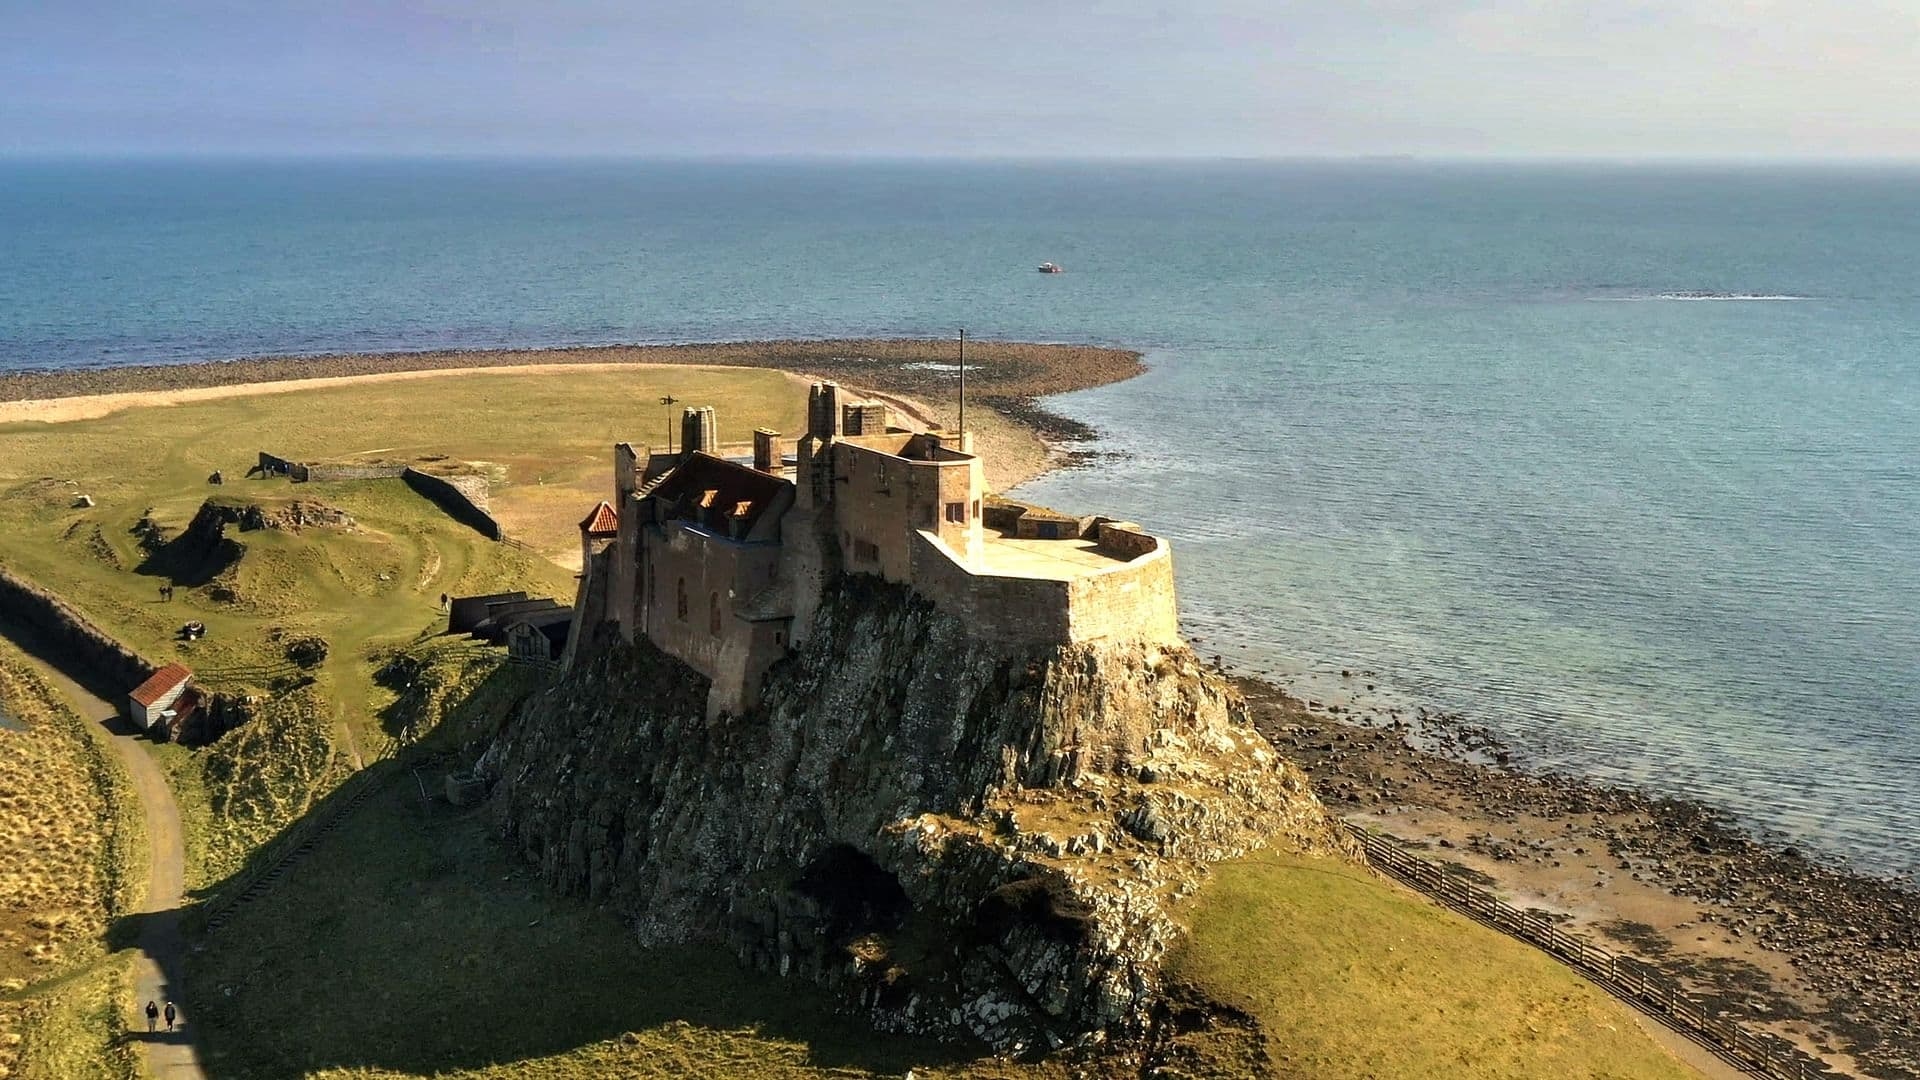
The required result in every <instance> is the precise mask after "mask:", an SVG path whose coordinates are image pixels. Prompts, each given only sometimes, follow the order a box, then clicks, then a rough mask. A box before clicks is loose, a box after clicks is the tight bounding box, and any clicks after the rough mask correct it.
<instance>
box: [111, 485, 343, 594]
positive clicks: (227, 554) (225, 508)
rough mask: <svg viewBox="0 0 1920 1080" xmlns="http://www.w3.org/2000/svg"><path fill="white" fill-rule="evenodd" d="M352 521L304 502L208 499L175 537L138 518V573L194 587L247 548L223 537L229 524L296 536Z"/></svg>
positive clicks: (225, 567)
mask: <svg viewBox="0 0 1920 1080" xmlns="http://www.w3.org/2000/svg"><path fill="white" fill-rule="evenodd" d="M353 523H354V522H353V518H352V516H351V515H349V514H348V513H347V512H346V511H344V510H339V509H336V508H334V507H331V506H328V505H326V504H325V503H319V502H314V501H311V500H306V499H295V500H293V501H291V502H284V503H269V504H261V503H251V502H237V501H230V500H226V499H208V500H207V501H206V502H204V503H201V504H200V509H199V510H197V511H195V512H194V515H193V520H191V521H189V522H188V523H187V527H186V528H185V529H183V530H181V531H180V532H179V534H177V535H176V534H173V533H171V532H169V531H168V530H167V529H166V527H165V526H162V525H160V524H159V523H158V522H155V521H154V520H153V519H152V518H151V517H142V518H141V519H140V520H139V521H138V522H136V523H135V524H134V526H133V532H134V535H135V536H137V537H138V538H139V540H140V546H141V549H142V550H143V551H145V552H146V558H145V560H144V561H142V562H141V564H140V566H139V572H140V573H142V574H150V575H155V576H159V577H165V578H167V579H168V580H170V581H172V582H173V583H174V584H176V585H186V586H189V587H197V586H201V585H205V584H207V583H208V582H211V581H213V580H214V579H215V578H217V577H219V576H220V575H221V574H224V573H226V572H227V571H228V570H230V569H232V568H233V566H234V564H236V563H238V562H239V561H240V560H241V559H242V558H243V557H244V556H245V555H246V553H247V549H246V548H245V547H244V546H243V545H241V544H240V542H239V541H237V540H234V539H232V538H231V537H229V536H228V535H227V528H228V527H229V526H235V527H237V528H238V529H239V530H240V531H241V532H252V531H255V530H258V529H279V530H284V531H288V532H299V531H300V530H301V529H305V528H311V527H318V526H325V527H331V528H351V527H353Z"/></svg>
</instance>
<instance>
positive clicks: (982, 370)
mask: <svg viewBox="0 0 1920 1080" xmlns="http://www.w3.org/2000/svg"><path fill="white" fill-rule="evenodd" d="M958 360H959V345H958V342H956V341H953V340H927V339H919V338H844V339H823V340H770V341H736V342H716V343H703V344H687V345H591V346H570V347H564V348H552V349H517V348H516V349H471V350H468V349H445V350H432V351H425V352H377V353H331V354H325V355H319V356H258V357H244V358H239V359H232V360H202V361H192V362H187V363H180V364H139V365H130V366H126V367H89V368H43V369H37V370H28V371H15V372H5V373H0V402H6V401H29V400H35V401H38V400H47V399H52V398H71V397H95V396H99V395H102V394H125V393H142V392H149V391H158V390H189V389H201V388H205V387H213V386H230V385H234V384H251V383H269V382H285V381H289V380H305V379H331V378H339V377H342V376H352V375H378V374H389V373H394V372H407V371H434V370H442V369H456V368H490V367H527V366H535V365H540V366H547V365H559V364H622V363H626V364H667V365H696V366H738V367H764V368H776V369H779V370H784V371H794V372H804V373H809V374H815V375H821V376H825V377H828V378H835V379H840V378H844V379H846V380H847V381H849V382H852V383H856V384H858V385H860V386H864V387H869V388H871V389H875V390H880V391H886V392H892V393H899V394H906V395H910V396H913V397H916V398H919V399H921V400H923V401H928V402H929V403H938V402H941V401H943V400H945V399H947V398H951V397H953V396H954V395H955V393H956V391H957V385H956V379H955V377H954V376H955V372H957V370H958ZM966 361H967V383H968V389H969V391H970V394H969V397H970V399H971V400H972V401H974V402H977V403H979V404H981V405H986V406H989V407H992V408H994V409H997V410H999V411H1000V412H1003V413H1006V414H1007V415H1009V416H1010V417H1013V418H1015V419H1017V420H1020V421H1022V422H1025V423H1029V424H1030V425H1031V426H1034V427H1035V428H1036V429H1038V430H1039V431H1040V433H1041V434H1042V435H1043V436H1046V437H1049V438H1085V437H1088V436H1089V435H1091V432H1090V431H1088V430H1087V429H1086V428H1085V425H1082V424H1078V423H1077V422H1075V421H1072V420H1069V419H1067V418H1065V417H1061V416H1058V415H1056V414H1053V413H1050V412H1048V411H1046V410H1044V409H1040V408H1038V407H1037V406H1036V405H1035V399H1038V398H1041V397H1045V396H1048V395H1050V394H1061V393H1067V392H1069V391H1072V390H1084V389H1088V388H1090V387H1095V386H1105V385H1107V384H1109V383H1115V382H1121V381H1123V380H1126V379H1130V378H1132V377H1134V376H1135V375H1138V374H1140V373H1141V372H1142V371H1144V370H1146V369H1145V365H1144V364H1142V363H1141V358H1140V353H1139V352H1137V351H1134V350H1131V349H1118V348H1109V347H1104V346H1096V345H1065V344H1033V343H1026V342H1010V341H972V340H969V341H968V342H967V353H966Z"/></svg>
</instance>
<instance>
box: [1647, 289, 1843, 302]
mask: <svg viewBox="0 0 1920 1080" xmlns="http://www.w3.org/2000/svg"><path fill="white" fill-rule="evenodd" d="M1654 299H1655V300H1775V301H1779V300H1811V299H1813V297H1811V296H1796V295H1794V294H1792V293H1725V292H1692V291H1688V292H1663V293H1659V294H1657V295H1656V296H1654Z"/></svg>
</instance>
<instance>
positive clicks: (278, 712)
mask: <svg viewBox="0 0 1920 1080" xmlns="http://www.w3.org/2000/svg"><path fill="white" fill-rule="evenodd" d="M669 393H670V394H672V395H674V396H675V397H678V398H680V399H682V400H683V401H685V402H688V403H699V404H713V405H715V406H717V407H718V408H719V409H720V412H721V416H722V418H723V421H722V422H723V425H724V426H723V431H722V435H723V437H725V436H726V435H727V433H728V432H733V433H735V434H737V435H744V434H745V433H747V432H749V431H750V430H751V428H752V427H754V426H758V425H770V426H774V427H784V428H786V429H788V430H791V429H792V428H793V426H794V425H796V424H797V423H798V422H799V419H800V416H801V414H802V413H803V412H804V407H805V395H804V392H801V391H799V390H798V389H797V388H796V387H795V385H794V383H793V381H792V380H791V379H790V378H789V377H788V376H785V375H781V374H778V373H775V372H770V371H754V370H744V369H736V370H725V371H706V370H681V369H670V368H637V369H630V370H622V371H594V370H583V371H574V372H567V373H565V374H562V375H551V374H535V373H528V372H516V371H513V370H510V369H503V370H500V371H490V372H486V373H481V374H473V375H461V376H452V377H445V378H430V379H418V380H411V381H400V382H384V383H370V384H357V385H349V386H338V387H326V388H320V389H309V390H302V391H299V392H297V393H288V394H273V395H265V396H259V397H237V398H227V399H220V400H214V401H206V402H200V403H195V404H188V405H179V406H168V407H150V408H136V409H130V410H127V411H124V412H121V413H117V414H114V415H111V416H107V417H103V418H100V419H94V420H84V421H75V422H71V423H63V424H51V425H49V424H38V423H20V424H10V425H0V445H4V447H5V449H6V452H5V453H4V454H0V563H5V564H6V565H7V566H9V567H10V568H11V569H13V570H14V571H15V572H17V573H20V574H23V575H24V576H26V577H28V578H30V579H32V580H34V581H36V582H38V583H39V584H41V585H43V586H45V587H47V588H50V589H52V590H53V591H55V592H57V593H58V594H60V595H61V596H62V597H64V598H65V599H67V600H68V601H69V602H71V603H72V604H74V605H75V606H76V607H78V608H79V609H80V610H81V611H83V612H84V613H86V615H87V616H88V617H89V618H90V619H92V620H93V621H95V622H96V623H98V624H99V625H100V626H101V627H102V628H104V629H105V630H107V631H108V632H109V633H111V634H113V635H114V636H116V637H118V638H119V639H120V640H122V641H125V642H126V643H128V644H129V645H131V646H132V647H134V648H135V649H137V650H138V651H140V652H141V653H142V655H144V656H146V657H148V658H149V659H151V660H154V661H156V662H160V661H166V660H174V659H177V660H181V661H183V662H185V663H187V664H188V665H189V666H191V667H193V668H194V669H195V670H196V671H197V672H199V673H200V674H201V676H202V681H203V682H205V683H207V684H209V685H211V686H213V687H214V688H216V689H229V690H232V689H243V688H244V689H260V690H272V691H273V693H272V694H270V695H269V696H270V697H273V698H276V699H277V698H278V697H279V694H280V692H281V691H282V690H284V688H285V685H286V684H288V683H290V682H291V681H293V680H292V676H294V675H297V674H298V673H297V672H292V671H290V670H289V667H288V659H287V648H288V644H289V643H290V642H292V641H295V640H297V639H300V638H306V637H313V636H318V637H320V638H322V639H324V640H325V641H326V642H327V643H328V646H329V648H330V655H329V657H328V659H327V660H326V661H325V662H324V663H323V664H321V665H320V666H319V667H318V668H317V669H315V670H314V671H312V672H311V673H310V674H311V675H312V676H313V679H314V682H313V685H312V686H311V687H309V688H308V689H306V690H304V691H302V692H301V693H300V694H299V695H298V696H297V697H296V698H294V699H289V700H276V701H275V703H274V704H273V705H272V706H270V707H269V709H268V712H267V715H266V717H265V718H264V721H265V722H263V723H260V724H258V725H254V726H253V727H252V729H251V730H249V731H247V732H244V733H243V735H242V738H241V739H240V740H239V742H238V743H236V744H234V745H232V746H228V747H225V748H223V749H220V750H218V751H215V752H202V753H195V754H187V753H185V752H182V751H179V750H177V749H168V750H164V751H162V752H163V754H164V755H165V758H166V761H165V764H166V765H167V767H168V772H169V775H170V776H171V777H172V778H173V781H174V787H175V790H176V792H177V793H178V794H179V796H180V798H181V802H182V804H183V805H182V812H183V816H184V819H185V822H186V825H187V827H188V841H189V845H190V848H189V856H190V862H191V863H192V865H191V866H190V867H189V881H190V883H191V884H193V885H195V886H201V885H206V884H209V883H211V882H213V881H216V880H218V878H219V877H220V876H221V875H222V874H224V873H226V872H227V871H228V870H230V869H231V868H232V867H234V866H235V865H237V864H238V862H239V860H240V859H242V858H243V857H244V856H245V854H246V852H247V850H248V849H249V848H251V847H252V846H253V845H254V844H256V843H258V842H259V841H260V840H263V839H265V838H266V837H268V836H270V835H271V834H272V833H274V832H275V831H277V830H278V829H279V828H281V827H282V826H284V825H285V824H286V823H287V822H288V821H289V820H291V819H292V818H293V817H295V816H297V815H298V814H300V813H301V812H303V811H304V810H305V809H306V807H307V806H308V805H309V804H310V803H311V802H312V801H313V800H314V799H315V798H318V797H319V796H320V795H322V794H324V793H325V792H326V791H327V790H329V789H330V788H331V787H332V785H333V784H334V783H337V782H338V780H339V779H340V778H341V777H342V776H343V775H345V774H346V773H347V772H349V771H351V770H352V769H353V768H355V767H358V766H359V765H360V764H362V763H364V762H365V761H367V760H370V759H372V758H374V757H375V756H377V753H378V751H379V750H380V749H381V748H382V747H383V746H384V745H385V744H386V741H387V739H388V736H389V733H388V732H386V731H385V730H384V729H383V726H382V724H381V722H380V721H379V719H378V717H377V713H378V712H379V710H380V709H382V708H384V707H385V706H386V704H387V703H388V702H389V701H390V700H391V694H390V692H388V691H387V690H385V689H383V688H381V687H379V686H378V685H377V684H376V682H375V680H374V677H373V676H374V671H375V668H376V666H377V663H378V657H379V656H380V655H381V654H383V653H384V652H385V651H387V650H389V649H391V648H392V647H394V646H397V645H399V644H402V643H405V642H407V641H410V640H413V639H416V638H418V637H419V636H421V635H422V634H425V633H431V632H432V631H433V630H434V629H435V628H437V627H440V626H443V625H444V616H443V615H442V614H441V611H440V606H439V598H440V595H441V594H442V593H449V594H453V595H462V594H469V593H476V592H488V591H496V590H502V589H524V590H526V591H528V592H529V593H532V594H534V595H551V596H555V597H559V598H561V599H562V600H563V601H566V600H570V599H571V597H572V593H573V576H572V574H571V573H570V572H569V571H567V570H565V569H563V568H561V567H560V566H558V565H556V564H555V563H553V562H551V561H549V560H548V559H546V558H542V557H540V556H539V555H536V554H534V553H532V552H530V551H528V550H526V549H525V548H522V547H518V546H512V545H505V544H496V543H493V542H491V541H489V540H487V539H485V538H484V537H481V536H480V535H478V534H477V533H475V532H473V531H472V530H470V529H467V528H464V527H462V526H460V525H458V524H456V523H454V522H453V521H451V520H450V519H448V517H447V516H446V515H445V514H444V513H443V512H441V511H440V510H439V508H437V507H436V506H434V505H433V504H432V503H430V502H429V501H427V500H425V499H423V498H421V497H420V496H418V495H416V494H415V493H414V492H413V491H412V490H410V489H409V488H407V487H406V486H405V485H404V484H402V483H400V482H398V481H395V480H380V481H362V482H331V483H312V484H298V485H296V484H292V483H290V482H288V481H287V480H285V479H277V478H276V479H261V478H255V479H245V478H244V477H245V473H246V471H247V469H248V467H249V466H250V465H252V464H253V463H254V461H255V459H256V454H257V452H258V451H260V450H267V451H270V452H273V453H276V454H279V455H281V456H285V457H289V458H294V459H326V460H339V459H354V458H413V457H420V456H428V455H445V456H447V457H450V458H454V459H460V460H465V461H471V462H475V463H479V464H480V466H481V467H482V468H484V469H486V470H487V471H488V472H489V474H490V475H491V476H492V477H493V478H494V484H495V487H494V496H493V506H494V509H495V511H496V512H497V514H498V516H499V517H500V518H501V519H502V520H503V522H504V523H505V524H506V525H507V527H508V529H509V534H510V535H516V536H520V537H524V538H527V539H528V541H529V542H530V543H533V544H535V545H536V546H538V547H540V548H541V549H543V550H548V551H557V552H569V551H573V550H576V549H577V545H578V542H579V540H578V532H577V530H576V526H577V523H578V521H579V519H580V517H581V516H582V515H583V514H584V513H585V512H586V510H587V509H588V508H590V507H591V506H592V504H593V503H594V501H596V500H598V499H600V498H603V497H605V495H606V493H607V491H608V489H609V488H610V486H611V481H612V475H611V458H610V454H611V448H612V444H613V443H614V442H615V441H618V440H622V439H625V440H629V441H634V442H641V443H644V442H645V441H646V440H647V438H648V437H649V436H651V435H654V434H655V433H656V432H659V433H661V434H664V429H665V420H666V414H667V410H665V409H663V408H662V407H661V406H660V405H659V403H658V402H659V397H660V396H661V395H663V394H669ZM216 470H217V471H219V472H221V473H223V474H224V476H225V478H226V480H227V482H226V483H225V484H224V485H221V486H217V487H216V486H213V485H210V484H208V483H207V478H208V476H209V475H210V474H211V473H213V472H215V471H216ZM81 494H84V495H86V496H88V497H89V498H90V499H92V500H93V502H94V504H95V505H93V506H91V507H82V506H77V505H75V504H76V502H77V501H78V500H77V498H76V497H77V496H78V495H81ZM209 499H215V500H218V501H221V502H224V503H228V504H232V505H235V506H258V507H261V508H262V509H264V510H265V511H266V512H268V513H276V512H280V511H284V510H285V509H286V508H287V507H289V506H290V505H291V504H292V503H293V502H294V501H295V500H299V501H302V502H309V503H319V504H323V505H324V506H326V507H330V508H332V509H335V510H339V511H343V512H345V513H346V514H347V515H349V516H350V517H351V519H352V522H353V523H352V525H351V526H347V527H341V526H333V525H309V526H306V527H303V528H300V529H297V530H280V529H253V530H246V531H242V530H240V529H239V528H237V527H235V526H231V525H230V526H228V528H227V530H226V533H225V543H224V544H222V545H219V546H218V547H217V548H209V549H201V548H198V547H194V546H193V545H184V546H186V547H188V548H191V550H181V549H180V548H181V546H182V544H183V543H184V542H180V543H175V544H168V545H167V546H165V547H156V546H155V545H154V543H153V542H152V539H151V538H152V536H153V535H154V532H153V530H154V529H156V528H157V529H158V530H160V532H161V534H163V535H166V536H170V537H174V538H176V541H177V538H178V537H179V536H180V535H181V534H182V533H183V531H184V530H186V528H187V526H188V524H189V523H190V522H191V521H192V520H193V518H194V515H195V513H196V512H197V511H198V510H199V509H200V507H201V505H202V504H203V503H204V502H206V501H207V500H209ZM143 541H144V542H143ZM166 583H172V584H174V585H175V587H176V588H175V593H174V599H173V600H172V601H171V602H162V601H161V599H160V595H159V588H160V586H161V585H162V584H166ZM188 621H199V622H203V623H205V624H206V627H207V634H206V637H205V638H204V639H202V640H200V641H194V642H185V641H181V640H179V639H178V634H177V631H178V630H179V628H180V627H181V626H182V625H183V624H184V623H186V622H188ZM316 721H318V723H319V726H318V728H316V726H315V722H316ZM316 732H317V734H318V735H319V737H320V740H319V741H318V742H316V739H315V735H316ZM256 744H257V745H256Z"/></svg>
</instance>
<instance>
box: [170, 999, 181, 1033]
mask: <svg viewBox="0 0 1920 1080" xmlns="http://www.w3.org/2000/svg"><path fill="white" fill-rule="evenodd" d="M179 1016H180V1010H178V1009H176V1008H174V1007H173V1002H171V1001H169V1002H167V1030H168V1031H172V1030H173V1022H174V1020H175V1019H177V1018H178V1017H179Z"/></svg>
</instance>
